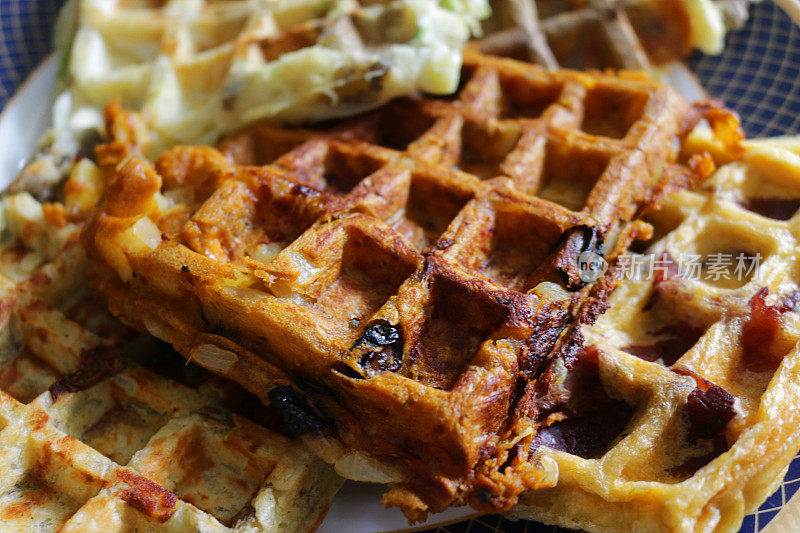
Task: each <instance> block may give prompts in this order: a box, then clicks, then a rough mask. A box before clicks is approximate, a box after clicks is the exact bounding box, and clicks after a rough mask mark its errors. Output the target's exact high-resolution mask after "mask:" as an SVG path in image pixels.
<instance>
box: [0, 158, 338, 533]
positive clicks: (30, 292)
mask: <svg viewBox="0 0 800 533" xmlns="http://www.w3.org/2000/svg"><path fill="white" fill-rule="evenodd" d="M100 184H101V182H100V179H99V173H98V171H97V168H96V166H95V165H94V164H93V163H91V162H90V161H89V160H82V161H80V162H79V163H77V164H76V166H75V169H74V171H73V173H72V176H71V178H70V179H69V180H68V181H67V182H66V183H65V184H64V185H63V190H62V191H60V192H59V193H55V192H54V193H53V194H57V195H58V197H59V200H60V201H57V202H51V203H44V204H42V203H40V202H38V201H36V200H35V199H34V197H33V196H32V195H30V194H29V193H27V192H21V193H14V194H7V195H5V196H4V197H3V198H2V200H1V201H0V205H2V221H3V241H2V246H0V308H1V309H2V314H0V321H1V322H0V323H1V324H2V327H0V333H2V342H0V353H1V354H2V356H1V357H0V455H2V459H1V461H2V464H3V468H2V469H0V518H2V520H3V530H4V531H56V530H58V531H81V532H83V531H104V532H105V531H131V530H138V531H233V530H236V531H255V530H259V531H267V530H268V531H286V532H305V531H312V530H313V529H315V528H316V526H317V525H318V523H319V522H320V521H321V520H322V517H323V516H324V514H325V512H326V510H327V507H328V506H329V505H330V503H331V500H332V498H333V495H334V494H335V493H336V491H337V489H338V487H339V485H340V484H341V479H340V478H339V477H338V476H337V475H336V474H335V473H334V472H333V471H332V469H330V467H328V466H326V465H324V464H323V463H322V462H321V461H320V460H319V459H316V458H315V457H314V456H313V455H311V453H310V452H308V451H307V450H305V449H304V447H303V446H302V445H300V443H298V442H297V441H294V440H291V439H289V438H287V437H284V436H282V435H280V434H278V433H276V432H275V431H273V430H270V429H267V428H266V427H264V424H267V427H278V426H273V425H271V424H269V420H268V419H267V418H264V417H263V416H258V415H259V409H255V410H253V409H252V408H251V407H252V405H253V401H255V402H258V400H257V399H254V398H252V397H246V396H244V395H243V394H242V393H241V392H240V391H238V390H237V389H236V388H234V387H233V386H232V385H231V384H227V383H225V382H224V381H221V380H219V378H213V379H212V378H210V377H209V375H208V374H207V373H200V372H197V370H200V369H199V368H197V367H194V370H193V368H192V367H187V366H185V364H184V363H183V359H181V358H180V357H179V356H177V354H175V353H174V352H172V351H171V350H170V349H169V348H168V347H166V346H164V345H163V344H158V343H156V342H155V341H153V340H151V339H149V338H147V337H144V336H142V335H139V334H136V333H135V332H133V331H131V330H130V329H128V328H127V327H125V326H123V325H122V324H120V323H119V322H118V321H117V320H116V319H114V318H113V317H111V316H110V315H109V314H108V312H107V311H106V310H105V306H104V305H103V304H102V303H101V302H99V301H96V300H94V299H93V298H92V297H91V295H90V294H89V291H88V283H87V279H86V271H87V269H88V262H87V260H86V257H85V254H84V253H83V250H82V247H81V246H80V244H79V241H78V234H79V232H80V228H81V225H82V221H83V218H84V217H85V215H86V214H88V211H89V210H90V209H91V208H92V207H94V205H95V204H96V201H97V199H98V198H99V189H98V186H99V185H100ZM145 365H146V366H147V367H148V368H150V369H155V371H152V370H148V369H147V368H145ZM167 375H168V376H170V377H165V376H167ZM248 403H249V404H250V405H248ZM258 405H260V404H258ZM261 410H263V406H262V409H261ZM234 411H237V412H241V413H244V414H247V415H248V417H249V418H246V417H244V416H240V415H239V414H235V412H234ZM251 419H252V420H251ZM253 420H257V421H259V422H258V423H257V422H254V421H253Z"/></svg>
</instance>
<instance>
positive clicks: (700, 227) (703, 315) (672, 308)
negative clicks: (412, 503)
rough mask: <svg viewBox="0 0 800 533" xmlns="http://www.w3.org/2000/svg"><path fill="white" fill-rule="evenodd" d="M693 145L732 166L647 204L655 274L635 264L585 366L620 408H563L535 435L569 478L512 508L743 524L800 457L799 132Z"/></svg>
mask: <svg viewBox="0 0 800 533" xmlns="http://www.w3.org/2000/svg"><path fill="white" fill-rule="evenodd" d="M686 146H687V148H688V149H691V150H698V149H699V150H708V151H710V152H713V153H715V157H716V158H717V160H718V162H719V163H720V164H722V166H721V167H720V168H719V169H718V170H717V171H716V173H715V174H714V175H713V176H712V177H711V178H710V179H708V180H706V181H705V182H704V183H703V185H702V186H701V187H699V188H698V189H696V190H694V191H687V190H683V191H680V192H677V193H675V194H674V195H673V196H671V197H670V198H669V199H668V200H667V201H666V202H665V205H664V207H663V209H662V210H660V211H657V212H654V213H652V214H651V215H649V219H650V221H651V222H652V223H653V224H654V226H655V228H656V237H657V239H656V240H655V242H653V243H652V244H651V245H650V246H649V248H648V249H647V250H645V251H643V252H644V253H646V255H635V256H632V258H633V259H637V258H638V259H642V260H644V259H647V260H648V261H646V262H645V263H647V264H649V265H650V266H649V267H648V268H650V269H651V270H650V272H651V274H647V270H645V271H644V273H641V272H631V274H630V275H629V276H627V279H626V280H625V281H624V282H623V283H622V285H621V286H620V287H619V288H618V289H617V291H616V292H615V293H614V294H613V295H612V296H611V297H610V299H609V304H610V308H609V310H608V312H607V313H606V314H604V315H603V316H602V317H600V318H599V319H598V321H597V323H596V324H595V325H594V326H591V327H588V328H586V332H585V335H586V339H587V345H586V348H585V353H584V355H583V356H582V358H583V359H584V360H585V365H584V369H585V368H588V367H589V366H592V367H593V374H592V377H591V379H592V380H593V381H591V382H593V383H594V386H595V387H597V388H599V389H601V390H604V391H606V393H607V394H608V395H609V396H611V397H613V398H615V399H616V403H613V404H606V405H604V406H602V407H601V408H600V409H593V408H591V407H589V406H586V405H584V406H578V405H572V406H569V407H567V408H563V404H562V408H561V409H562V411H563V412H564V413H566V414H565V415H563V416H562V418H560V419H554V420H557V421H554V422H553V423H552V425H551V426H549V427H548V428H546V429H543V430H541V431H540V433H539V435H538V436H537V438H536V439H535V441H534V447H535V448H536V449H537V451H536V452H535V453H534V457H535V458H536V457H538V459H539V460H542V461H544V460H548V461H549V460H552V461H555V462H557V463H558V465H559V466H558V470H559V481H558V484H557V485H556V486H555V487H554V488H551V489H547V490H545V491H539V492H531V493H529V494H527V495H525V496H524V497H523V498H522V502H523V504H522V505H520V506H519V507H517V508H515V509H514V510H513V511H512V514H513V516H514V517H517V518H526V519H536V520H542V521H545V522H548V523H553V524H559V525H562V526H566V527H571V528H578V529H585V530H587V531H687V532H688V531H731V532H734V531H738V530H739V528H740V526H741V522H742V519H743V517H744V516H745V515H746V514H747V513H749V512H751V511H752V510H754V509H755V508H757V507H758V506H759V505H760V504H761V503H762V502H763V501H764V500H765V499H766V498H767V497H768V496H769V495H770V494H772V493H773V492H774V490H775V489H776V488H777V487H778V486H779V484H780V482H781V479H782V478H783V476H784V474H785V472H786V469H787V467H788V465H789V463H790V461H791V460H792V458H794V457H795V455H796V454H797V452H798V448H799V447H800V440H798V436H799V434H800V420H798V416H797V410H796V408H795V406H796V405H798V402H799V401H800V396H799V395H798V394H799V393H798V390H797V386H796V383H797V382H798V378H800V374H799V372H800V371H799V370H798V368H799V367H798V361H800V352H799V351H798V345H797V342H798V339H800V317H798V313H797V302H798V295H800V293H799V292H798V280H800V264H798V260H797V258H798V235H800V234H799V233H798V225H797V223H798V220H800V219H798V215H797V211H798V208H800V156H799V155H798V154H800V152H799V151H798V150H799V149H800V143H798V141H797V139H764V140H758V141H745V142H743V143H742V144H741V146H740V150H739V151H738V152H737V151H735V150H734V151H730V150H721V149H720V147H719V146H718V145H716V144H715V143H710V142H709V140H708V138H707V137H706V136H704V135H701V131H700V130H698V132H697V133H696V134H694V135H693V136H691V137H690V139H689V142H687V145H686ZM725 257H730V260H724V258H725ZM721 259H722V262H720V261H721ZM634 263H635V261H632V262H631V264H634ZM690 265H695V266H696V268H695V267H691V266H690ZM721 266H722V268H721ZM584 374H587V373H586V372H584ZM574 379H577V378H574ZM583 380H584V382H586V378H583ZM554 411H559V409H555V410H554ZM601 427H602V428H604V430H601V429H600V428H601ZM609 428H610V429H609ZM592 435H593V436H594V437H595V438H596V439H598V440H600V441H602V447H597V446H596V445H595V444H596V443H595V442H592V440H593V439H592Z"/></svg>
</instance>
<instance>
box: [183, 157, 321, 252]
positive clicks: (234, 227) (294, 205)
mask: <svg viewBox="0 0 800 533" xmlns="http://www.w3.org/2000/svg"><path fill="white" fill-rule="evenodd" d="M325 202H326V199H325V196H324V195H323V194H322V193H320V192H318V191H316V190H314V189H311V188H309V187H306V186H304V185H301V184H299V183H297V182H293V181H289V180H287V179H285V178H283V177H282V175H280V174H278V173H276V172H274V171H272V170H271V169H269V168H268V167H265V168H257V167H248V168H246V169H243V171H242V173H241V174H240V175H239V176H238V177H237V179H228V180H225V181H224V182H223V183H222V184H221V185H220V187H219V188H218V189H217V190H216V191H215V192H214V193H213V194H212V195H211V196H210V197H209V198H208V200H206V201H205V202H204V203H203V204H202V205H201V206H200V208H199V209H198V210H197V211H196V212H195V213H194V214H193V215H192V217H191V218H190V219H189V221H188V222H187V223H186V225H185V226H184V227H183V229H182V230H181V232H180V237H181V241H182V242H183V243H184V244H186V245H187V246H188V247H189V248H191V249H192V250H194V251H195V252H198V253H201V254H203V255H206V256H208V257H211V258H215V259H217V260H220V261H223V260H225V261H227V260H234V261H236V262H238V263H244V262H247V260H248V258H249V259H252V260H254V261H258V262H268V261H269V260H270V259H271V258H273V257H274V256H275V255H277V253H278V252H279V251H280V250H282V249H283V248H284V247H286V246H287V245H288V244H289V243H291V242H292V241H294V240H295V239H296V238H297V237H299V236H300V235H301V234H302V233H303V232H304V231H305V230H306V229H308V228H309V227H310V226H311V224H313V222H314V221H315V220H316V219H317V218H318V217H319V216H320V215H321V214H322V213H323V210H324V205H325Z"/></svg>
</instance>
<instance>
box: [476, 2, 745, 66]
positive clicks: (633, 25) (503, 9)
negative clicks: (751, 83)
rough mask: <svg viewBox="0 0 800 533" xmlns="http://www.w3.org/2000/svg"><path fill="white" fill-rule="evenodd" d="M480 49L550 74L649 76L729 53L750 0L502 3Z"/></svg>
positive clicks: (488, 21) (486, 25) (488, 22)
mask: <svg viewBox="0 0 800 533" xmlns="http://www.w3.org/2000/svg"><path fill="white" fill-rule="evenodd" d="M491 7H492V15H491V16H490V17H489V18H488V19H486V20H485V21H484V23H483V36H482V37H481V38H480V39H479V41H477V42H476V43H475V46H477V47H478V48H479V49H480V50H482V51H483V52H485V53H490V54H496V55H503V56H510V57H515V58H518V59H522V60H525V61H533V62H536V63H539V64H543V65H547V66H548V67H550V68H555V67H557V66H559V65H560V66H562V67H566V68H579V69H587V68H624V69H645V70H648V71H650V72H653V67H654V66H658V65H661V64H664V63H667V62H669V61H673V60H675V59H680V58H683V57H686V56H688V55H689V54H690V53H691V51H692V50H693V49H694V48H699V49H701V50H703V51H704V52H706V53H712V54H718V53H720V52H721V51H722V47H723V44H724V37H725V32H726V30H727V29H731V28H736V27H739V26H741V25H742V24H743V23H744V22H745V20H746V19H747V1H746V0H716V1H712V0H495V1H493V2H491Z"/></svg>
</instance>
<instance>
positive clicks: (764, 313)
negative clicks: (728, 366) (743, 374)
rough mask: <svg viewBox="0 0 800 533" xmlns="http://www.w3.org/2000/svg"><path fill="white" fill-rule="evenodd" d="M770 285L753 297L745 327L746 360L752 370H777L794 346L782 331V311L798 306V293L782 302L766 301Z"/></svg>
mask: <svg viewBox="0 0 800 533" xmlns="http://www.w3.org/2000/svg"><path fill="white" fill-rule="evenodd" d="M768 294H769V289H768V288H767V287H764V288H762V289H761V290H760V291H758V292H757V293H756V294H755V295H754V296H753V297H752V298H751V299H750V316H749V317H748V318H747V321H746V322H745V323H744V326H743V327H742V348H743V349H744V357H743V362H744V366H745V368H746V369H748V370H751V371H753V372H766V371H774V370H775V369H776V368H777V367H778V365H780V363H781V361H782V360H783V358H784V356H785V355H786V354H787V353H788V351H789V349H791V340H789V339H786V338H785V336H784V335H782V332H783V327H784V326H783V315H784V314H785V313H788V312H790V311H793V310H794V309H795V308H796V307H797V299H798V297H797V296H794V295H790V296H789V297H788V298H787V299H785V300H784V303H783V304H782V305H780V306H772V305H767V303H766V297H767V295H768Z"/></svg>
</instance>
